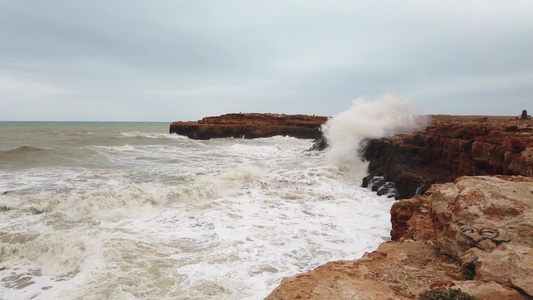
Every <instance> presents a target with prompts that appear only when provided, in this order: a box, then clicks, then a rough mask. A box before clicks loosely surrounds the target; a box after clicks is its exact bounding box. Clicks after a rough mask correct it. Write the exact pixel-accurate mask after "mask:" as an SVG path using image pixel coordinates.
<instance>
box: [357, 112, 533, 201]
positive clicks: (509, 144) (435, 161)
mask: <svg viewBox="0 0 533 300" xmlns="http://www.w3.org/2000/svg"><path fill="white" fill-rule="evenodd" d="M363 157H364V159H366V160H368V161H369V162H370V164H369V173H370V174H371V175H384V176H385V180H386V181H392V182H395V183H396V187H397V188H398V190H399V192H400V193H399V197H398V198H400V199H403V198H409V197H412V196H414V195H415V192H416V190H417V189H418V188H420V187H424V186H425V187H426V189H427V188H429V186H430V184H433V183H443V182H450V181H453V180H454V179H455V178H457V177H459V176H464V175H496V174H501V175H523V176H533V123H532V122H531V121H514V120H513V121H511V120H507V121H490V120H489V121H487V120H486V119H480V120H477V121H467V122H457V121H456V122H439V123H434V124H433V125H431V126H429V127H427V128H426V130H424V131H420V132H417V133H414V134H410V135H401V136H395V137H393V138H388V139H381V140H370V141H368V144H367V145H366V148H365V150H364V152H363Z"/></svg>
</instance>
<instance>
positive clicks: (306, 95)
mask: <svg viewBox="0 0 533 300" xmlns="http://www.w3.org/2000/svg"><path fill="white" fill-rule="evenodd" d="M387 92H392V93H395V94H398V95H400V96H402V97H406V98H410V99H413V100H414V101H415V102H417V103H418V104H420V105H421V107H422V111H423V112H424V113H428V114H476V115H482V114H486V115H519V114H520V112H521V111H522V109H528V110H530V113H532V112H533V1H531V0H524V1H520V0H513V1H492V0H483V1H474V0H469V1H464V0H462V1H450V0H447V1H396V0H395V1H370V0H364V1H362V0H360V1H335V0H328V1H313V0H306V1H303V0H301V1H291V0H283V1H250V0H246V1H244V0H242V1H240V0H232V1H229V0H228V1H221V0H219V1H216V0H206V1H204V0H194V1H193V0H187V1H179V0H169V1H156V0H154V1H145V0H142V1H140V0H138V1H137V0H135V1H132V0H113V1H110V0H105V1H96V0H91V1H71V0H64V1H59V0H46V1H42V0H25V1H18V0H0V120H3V121H8V120H23V121H26V120H64V121H71V120H86V121H165V122H166V121H175V120H197V119H200V118H202V117H204V116H209V115H219V114H223V113H229V112H274V113H287V114H292V113H304V114H316V115H328V116H330V115H334V114H337V113H339V112H341V111H344V110H346V109H348V108H349V107H350V106H351V105H352V101H353V100H354V99H357V98H360V97H366V98H367V99H375V98H378V97H380V96H381V95H383V94H385V93H387Z"/></svg>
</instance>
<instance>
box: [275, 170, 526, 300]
mask: <svg viewBox="0 0 533 300" xmlns="http://www.w3.org/2000/svg"><path fill="white" fill-rule="evenodd" d="M391 221H392V225H393V231H392V236H393V240H392V241H390V242H386V243H384V244H382V245H381V246H380V247H379V248H378V249H377V250H376V251H374V252H372V253H366V254H365V255H364V256H363V257H362V258H361V259H359V260H356V261H337V262H330V263H328V264H325V265H323V266H320V267H318V268H316V269H315V270H312V271H309V272H307V273H304V274H299V275H296V276H293V277H289V278H285V279H283V281H282V282H281V284H280V285H279V286H278V287H277V288H276V289H275V290H274V291H273V292H272V293H271V294H270V295H269V296H268V297H267V299H270V300H273V299H417V298H418V297H419V296H421V295H423V294H425V293H427V292H428V291H429V290H431V289H441V288H452V289H461V290H462V291H464V292H467V293H469V294H471V295H473V296H476V297H478V298H480V299H488V300H491V299H494V300H496V299H498V300H501V299H533V276H532V275H533V179H532V178H528V177H521V176H492V177H491V176H476V177H460V178H458V179H457V180H456V181H455V182H454V183H446V184H436V185H434V186H432V187H431V188H430V189H429V191H428V192H426V194H424V195H421V196H416V197H414V198H412V199H407V200H401V201H398V202H396V203H395V204H394V205H393V207H392V209H391Z"/></svg>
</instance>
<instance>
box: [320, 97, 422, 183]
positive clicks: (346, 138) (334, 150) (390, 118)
mask: <svg viewBox="0 0 533 300" xmlns="http://www.w3.org/2000/svg"><path fill="white" fill-rule="evenodd" d="M427 123H428V118H427V117H426V116H422V115H420V113H419V111H418V108H417V107H416V106H415V104H414V103H413V102H412V101H411V100H408V99H403V98H399V97H398V96H395V95H393V94H385V95H384V96H382V97H381V98H379V99H376V100H374V101H368V100H367V99H365V98H359V99H357V100H355V101H353V105H352V107H351V108H350V109H348V110H346V111H343V112H341V113H339V114H337V115H335V116H334V117H332V118H331V119H329V120H328V121H327V122H326V123H325V124H324V125H323V126H322V131H323V133H324V136H325V137H326V140H327V141H328V144H329V147H328V149H327V150H326V151H327V154H326V158H327V160H328V162H329V163H331V164H333V165H336V166H340V167H345V168H348V169H351V171H352V172H353V173H354V174H357V175H359V176H364V173H365V171H366V163H365V162H363V161H361V159H360V157H359V156H358V155H357V152H358V150H359V149H360V147H361V142H362V141H363V140H364V139H369V138H373V139H375V138H383V137H390V136H393V135H396V134H404V133H411V132H414V131H416V130H419V129H422V128H424V127H425V126H426V125H427Z"/></svg>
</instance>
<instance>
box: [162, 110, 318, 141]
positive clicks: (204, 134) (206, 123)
mask: <svg viewBox="0 0 533 300" xmlns="http://www.w3.org/2000/svg"><path fill="white" fill-rule="evenodd" d="M326 121H327V117H318V116H317V117H315V116H306V115H280V114H247V113H246V114H242V113H241V114H227V115H222V116H218V117H207V118H203V119H202V120H200V121H196V122H174V123H172V124H171V125H170V133H176V134H179V135H185V136H187V137H189V138H191V139H198V140H208V139H211V138H227V137H233V138H247V139H251V138H261V137H272V136H276V135H285V136H291V137H296V138H304V139H317V138H320V137H321V133H320V126H322V124H324V123H325V122H326Z"/></svg>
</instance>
